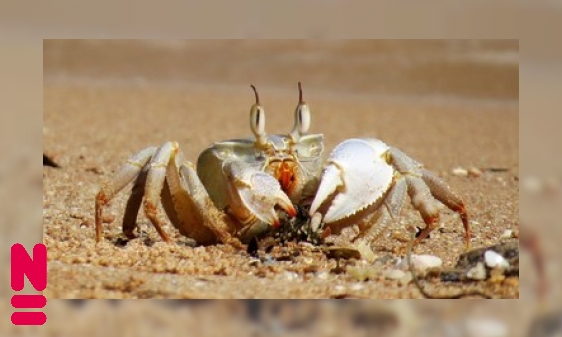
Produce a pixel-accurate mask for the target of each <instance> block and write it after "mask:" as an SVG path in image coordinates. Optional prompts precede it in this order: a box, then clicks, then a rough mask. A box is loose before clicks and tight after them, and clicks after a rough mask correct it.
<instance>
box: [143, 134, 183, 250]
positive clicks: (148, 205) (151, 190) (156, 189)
mask: <svg viewBox="0 0 562 337" xmlns="http://www.w3.org/2000/svg"><path fill="white" fill-rule="evenodd" d="M178 148H179V146H178V144H177V143H176V142H167V143H166V144H164V145H163V146H162V147H161V148H160V149H158V151H157V152H156V154H155V155H154V158H153V159H152V161H151V162H150V165H149V166H150V167H149V169H148V174H147V176H146V187H145V195H144V196H145V199H144V213H145V214H146V217H147V218H148V219H149V220H150V222H151V223H152V225H153V226H154V228H156V231H157V232H158V234H159V235H160V237H161V238H162V240H164V241H166V242H167V243H171V242H172V241H171V240H170V238H169V237H168V234H166V232H164V230H163V229H162V226H163V223H162V221H161V220H160V219H159V218H158V207H157V204H158V200H159V198H160V194H161V193H162V189H163V188H164V183H165V180H166V170H167V167H168V164H169V162H170V160H171V159H172V158H173V157H172V156H173V155H175V154H176V153H177V152H178Z"/></svg>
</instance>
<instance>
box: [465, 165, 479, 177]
mask: <svg viewBox="0 0 562 337" xmlns="http://www.w3.org/2000/svg"><path fill="white" fill-rule="evenodd" d="M467 173H468V175H469V176H471V177H480V176H481V175H482V171H481V170H480V169H479V168H478V167H474V166H472V167H471V168H469V169H468V172H467Z"/></svg>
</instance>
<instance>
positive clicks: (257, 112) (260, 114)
mask: <svg viewBox="0 0 562 337" xmlns="http://www.w3.org/2000/svg"><path fill="white" fill-rule="evenodd" d="M250 128H251V129H252V132H253V133H254V135H261V134H263V133H264V132H265V112H264V110H263V108H262V107H261V106H259V105H254V106H253V107H252V111H251V112H250Z"/></svg>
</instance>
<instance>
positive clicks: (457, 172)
mask: <svg viewBox="0 0 562 337" xmlns="http://www.w3.org/2000/svg"><path fill="white" fill-rule="evenodd" d="M452 173H453V175H455V176H457V177H466V176H468V171H467V170H466V169H464V168H462V167H455V168H454V169H453V170H452Z"/></svg>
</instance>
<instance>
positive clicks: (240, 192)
mask: <svg viewBox="0 0 562 337" xmlns="http://www.w3.org/2000/svg"><path fill="white" fill-rule="evenodd" d="M224 171H225V173H226V175H227V177H228V184H229V187H230V193H231V196H232V197H233V199H234V200H233V202H231V207H233V208H234V209H233V210H234V211H235V212H243V211H242V210H241V209H240V208H245V210H247V211H249V213H250V214H251V215H253V216H255V217H256V218H258V219H260V220H261V221H263V222H265V223H268V224H270V225H272V226H274V227H277V226H279V217H278V216H277V212H276V211H275V207H276V206H279V207H281V208H282V209H283V210H284V211H285V212H287V214H289V216H291V217H294V216H296V214H297V211H296V210H295V207H294V206H293V203H292V202H291V200H290V199H289V197H288V196H287V195H286V194H285V192H283V190H282V189H281V185H279V182H278V181H277V180H275V178H273V177H272V176H270V175H269V174H267V173H264V172H262V171H259V170H257V169H255V168H253V167H251V166H249V165H246V164H243V163H241V162H237V161H230V162H226V163H225V166H224ZM236 196H238V198H236Z"/></svg>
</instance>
